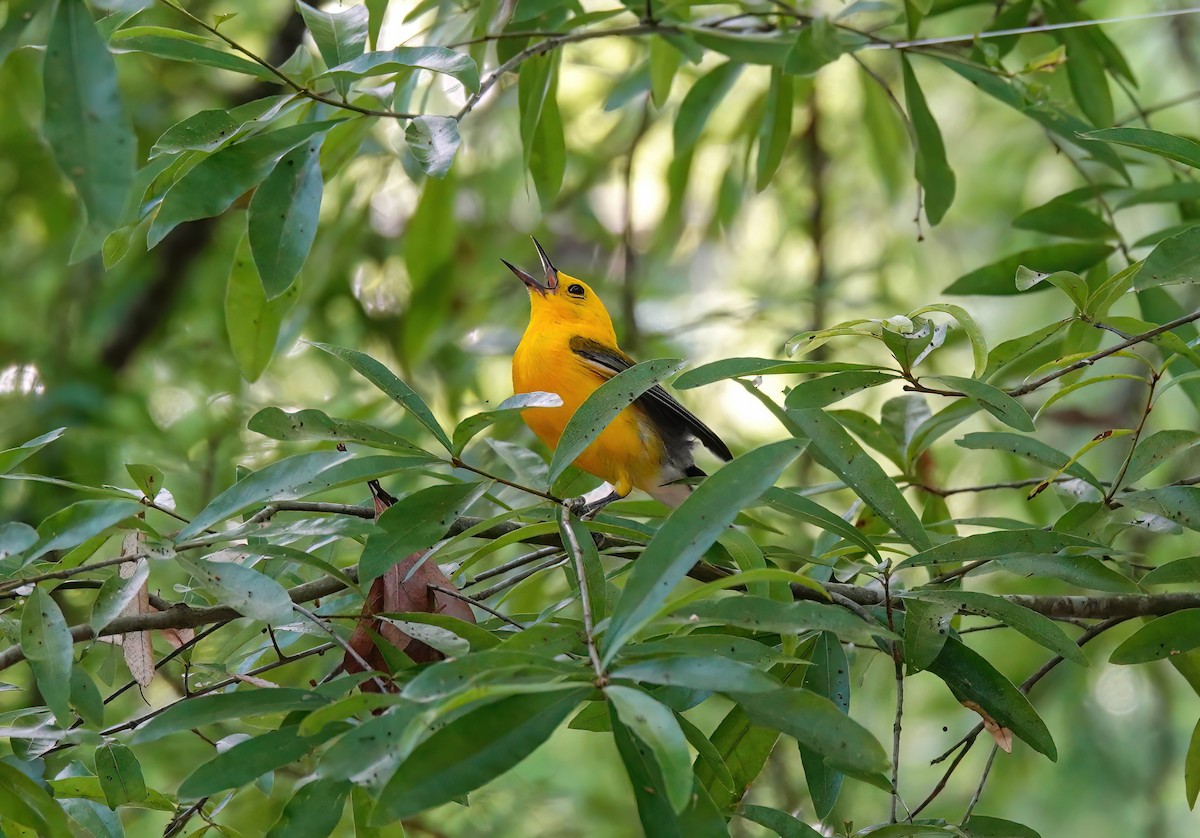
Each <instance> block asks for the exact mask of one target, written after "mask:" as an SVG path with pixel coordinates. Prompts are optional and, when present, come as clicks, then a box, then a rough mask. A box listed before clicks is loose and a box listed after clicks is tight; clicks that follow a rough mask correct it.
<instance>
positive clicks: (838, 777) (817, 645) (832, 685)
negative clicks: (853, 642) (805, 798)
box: [800, 631, 850, 820]
mask: <svg viewBox="0 0 1200 838" xmlns="http://www.w3.org/2000/svg"><path fill="white" fill-rule="evenodd" d="M809 660H810V661H811V662H812V666H810V667H808V669H807V670H806V671H805V672H804V680H803V682H802V684H801V685H802V686H803V687H804V688H805V689H807V690H811V691H812V692H814V693H816V694H817V695H819V696H822V697H824V698H827V699H829V700H830V701H832V702H833V704H834V706H835V707H837V708H838V709H839V710H841V711H842V712H843V713H849V712H850V661H849V660H848V659H847V657H846V650H845V649H843V648H842V644H841V641H840V640H838V637H837V635H835V634H833V633H832V632H828V631H823V632H821V633H820V634H818V635H817V637H816V640H815V641H814V643H813V647H812V652H811V653H810V656H809ZM800 761H801V763H802V764H803V766H804V782H805V784H806V785H807V786H808V793H809V796H810V797H811V798H812V801H813V808H814V809H815V810H816V813H817V817H819V818H821V819H822V820H823V819H825V818H827V817H828V816H829V813H830V812H832V811H833V807H834V804H836V803H837V799H838V795H839V794H840V793H841V790H842V774H841V772H839V771H836V770H834V769H833V768H831V767H830V766H829V765H827V764H826V763H825V760H824V759H823V758H822V757H821V755H820V754H819V753H817V752H816V751H813V750H812V749H810V748H808V747H806V746H804V745H801V746H800Z"/></svg>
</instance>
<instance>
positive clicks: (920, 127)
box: [900, 54, 955, 226]
mask: <svg viewBox="0 0 1200 838" xmlns="http://www.w3.org/2000/svg"><path fill="white" fill-rule="evenodd" d="M900 58H901V68H902V69H903V71H904V100H905V102H907V103H908V116H909V119H910V120H911V122H912V126H913V131H914V132H916V143H917V147H916V172H915V174H916V178H917V182H918V183H920V184H921V186H922V187H924V189H925V216H926V217H927V218H928V219H929V223H930V224H932V225H934V226H937V224H938V223H939V222H940V221H941V220H942V217H943V216H944V215H945V214H946V210H948V209H950V204H951V203H952V202H953V201H954V186H955V185H954V171H953V170H952V169H951V168H950V164H949V163H948V162H946V147H945V146H944V145H943V144H942V132H941V130H940V129H939V128H938V125H937V122H936V120H934V118H933V113H931V112H930V110H929V105H927V104H926V103H925V94H924V93H922V92H921V86H920V84H918V82H917V76H916V74H915V73H913V70H912V65H911V64H910V63H909V61H908V58H907V57H906V56H905V55H903V54H902V55H901V56H900Z"/></svg>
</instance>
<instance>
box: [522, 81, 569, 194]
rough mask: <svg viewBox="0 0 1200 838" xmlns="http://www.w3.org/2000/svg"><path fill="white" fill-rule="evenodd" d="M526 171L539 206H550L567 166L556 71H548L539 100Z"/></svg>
mask: <svg viewBox="0 0 1200 838" xmlns="http://www.w3.org/2000/svg"><path fill="white" fill-rule="evenodd" d="M528 151H529V162H528V169H529V174H530V176H531V177H532V178H533V185H534V188H535V189H536V190H537V193H538V199H539V200H540V201H541V203H542V206H543V207H545V208H547V209H548V208H551V207H553V205H554V199H555V198H556V197H558V191H559V189H561V188H562V181H563V176H564V175H565V174H566V170H567V146H566V138H565V137H564V135H563V120H562V114H561V113H560V112H559V109H558V73H557V72H554V73H551V75H550V84H549V87H548V88H547V89H546V97H545V100H544V101H543V103H542V108H541V119H539V120H538V124H537V127H536V129H535V130H534V132H533V136H532V137H531V142H530V144H529V146H528Z"/></svg>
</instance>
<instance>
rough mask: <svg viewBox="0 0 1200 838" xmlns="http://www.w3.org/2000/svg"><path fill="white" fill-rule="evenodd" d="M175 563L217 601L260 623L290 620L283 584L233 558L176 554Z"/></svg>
mask: <svg viewBox="0 0 1200 838" xmlns="http://www.w3.org/2000/svg"><path fill="white" fill-rule="evenodd" d="M175 561H176V563H178V564H179V566H180V567H181V568H183V570H185V571H186V572H188V573H190V574H192V575H193V576H195V577H196V579H197V580H198V581H199V582H200V584H202V585H203V586H204V587H205V588H207V589H208V590H209V591H210V592H211V593H212V594H213V596H215V597H216V599H217V601H218V602H219V603H220V604H221V605H227V606H229V607H230V608H232V609H234V610H235V611H237V612H238V613H239V614H241V615H243V616H245V617H249V618H250V619H252V620H260V621H262V622H264V623H275V624H276V625H278V624H280V623H290V622H292V620H293V619H294V617H295V615H294V614H293V612H292V600H291V598H290V597H289V596H288V594H287V591H286V590H284V588H283V586H282V585H280V584H279V583H278V582H276V581H275V580H274V579H272V578H271V577H269V576H265V575H263V574H261V573H259V572H258V571H257V570H254V569H253V568H249V567H245V566H243V565H240V564H238V563H237V562H236V561H222V562H218V561H211V560H209V559H193V558H189V557H188V556H185V555H182V554H180V555H177V556H176V557H175Z"/></svg>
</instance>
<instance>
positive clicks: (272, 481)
mask: <svg viewBox="0 0 1200 838" xmlns="http://www.w3.org/2000/svg"><path fill="white" fill-rule="evenodd" d="M353 456H354V455H353V454H351V453H349V452H345V451H313V452H311V453H308V454H297V455H295V456H292V457H287V458H285V459H282V460H279V461H278V462H274V463H271V464H270V465H268V466H265V467H263V468H262V469H259V470H258V471H256V472H254V473H253V474H251V475H250V476H249V477H246V478H244V479H242V480H239V481H238V482H237V483H234V484H233V485H232V486H230V487H229V488H228V489H226V490H225V491H224V492H222V493H221V494H219V495H217V496H216V497H215V498H213V499H212V500H211V501H209V503H208V505H207V506H205V507H204V509H202V510H200V513H199V514H198V515H196V516H195V517H194V518H193V519H192V522H191V523H190V524H187V525H185V526H184V528H183V529H182V530H180V531H179V535H177V536H176V541H177V542H181V541H185V540H187V539H189V538H192V537H194V536H196V535H199V534H200V533H201V532H203V531H204V530H206V529H208V528H209V527H211V526H212V525H213V524H216V523H219V522H220V521H224V520H225V519H227V518H232V517H233V516H234V515H237V514H238V513H240V512H243V511H244V510H246V509H248V508H249V507H251V506H254V505H255V504H258V503H263V502H266V501H272V500H295V499H296V498H297V497H301V496H302V495H301V494H299V493H298V492H297V489H298V487H301V486H303V485H304V484H306V483H308V482H309V481H311V480H314V479H315V478H317V477H318V476H319V475H320V474H321V473H322V472H325V471H328V470H329V469H331V468H333V467H334V466H337V465H340V464H342V463H344V462H347V461H348V460H350V459H351V458H352V457H353Z"/></svg>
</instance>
